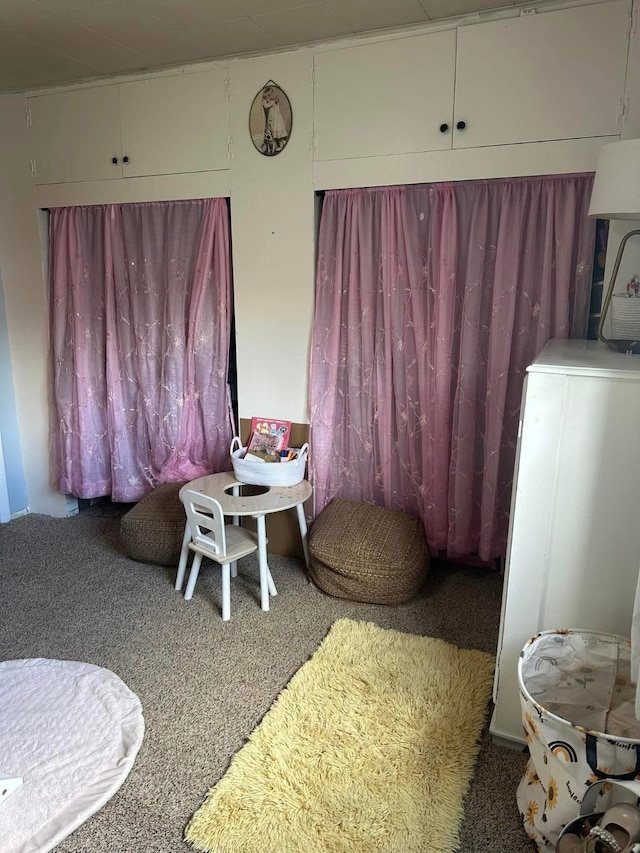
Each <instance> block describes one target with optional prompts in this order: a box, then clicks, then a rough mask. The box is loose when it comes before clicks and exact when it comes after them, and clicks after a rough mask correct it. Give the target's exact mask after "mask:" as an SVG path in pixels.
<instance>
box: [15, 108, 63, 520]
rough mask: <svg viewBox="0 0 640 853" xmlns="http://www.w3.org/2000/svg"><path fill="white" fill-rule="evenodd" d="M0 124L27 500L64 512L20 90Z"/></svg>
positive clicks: (53, 512)
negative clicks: (52, 446)
mask: <svg viewBox="0 0 640 853" xmlns="http://www.w3.org/2000/svg"><path fill="white" fill-rule="evenodd" d="M0 127H2V133H0V268H1V269H2V280H3V286H4V301H5V310H6V317H7V326H8V331H9V348H10V352H11V363H12V366H13V384H14V388H15V400H16V411H17V415H18V422H19V429H20V440H21V446H22V459H23V467H24V477H25V481H26V483H27V493H28V498H29V508H30V510H31V511H32V512H42V513H48V514H50V515H65V514H66V510H65V498H64V495H60V494H58V493H57V492H54V491H53V489H52V488H51V486H50V485H49V478H50V473H49V428H48V402H47V401H48V397H47V308H46V298H45V288H44V282H43V278H42V267H41V263H40V245H39V234H38V218H37V208H36V198H35V190H34V187H33V182H32V179H31V175H30V173H29V168H28V165H29V164H28V160H27V158H26V157H25V152H26V150H27V139H26V125H25V119H24V98H23V97H22V96H20V95H7V96H1V97H0Z"/></svg>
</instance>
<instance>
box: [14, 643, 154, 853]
mask: <svg viewBox="0 0 640 853" xmlns="http://www.w3.org/2000/svg"><path fill="white" fill-rule="evenodd" d="M143 736H144V719H143V716H142V707H141V705H140V700H139V699H138V697H137V696H136V695H135V693H132V691H131V690H129V688H128V687H127V686H126V684H125V683H124V682H123V681H121V679H120V678H118V676H117V675H115V674H114V673H113V672H110V671H109V670H108V669H102V668H101V667H99V666H93V665H92V664H88V663H78V662H76V661H63V660H46V659H43V658H32V659H30V660H13V661H4V662H2V663H0V776H5V777H6V776H22V778H23V784H22V785H21V786H20V787H19V788H18V789H17V790H16V791H15V792H14V793H12V794H10V795H9V796H8V797H6V799H4V800H0V839H2V842H1V848H2V853H43V851H47V850H51V848H52V847H54V846H55V845H56V844H58V843H59V842H60V841H61V840H62V839H63V838H65V836H67V835H69V833H71V832H73V830H74V829H76V828H77V827H78V826H80V824H81V823H83V822H84V821H85V820H86V819H87V818H88V817H89V816H90V815H92V814H94V812H96V811H97V810H98V809H99V808H101V807H102V806H103V805H104V804H105V803H106V802H107V800H108V799H109V798H110V797H111V796H113V794H114V793H115V792H116V791H117V790H118V788H119V787H120V785H122V783H123V782H124V780H125V779H126V778H127V776H128V774H129V771H130V770H131V768H132V766H133V762H134V760H135V757H136V754H137V752H138V750H139V749H140V746H141V744H142V738H143Z"/></svg>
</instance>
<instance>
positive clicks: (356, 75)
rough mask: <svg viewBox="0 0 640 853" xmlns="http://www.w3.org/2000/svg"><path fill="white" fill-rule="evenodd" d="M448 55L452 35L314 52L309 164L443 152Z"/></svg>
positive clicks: (449, 95)
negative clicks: (383, 155) (421, 152)
mask: <svg viewBox="0 0 640 853" xmlns="http://www.w3.org/2000/svg"><path fill="white" fill-rule="evenodd" d="M455 55H456V33H455V30H447V31H444V32H437V33H428V34H425V35H420V36H411V37H407V38H400V39H393V40H391V41H383V42H377V43H373V44H366V45H358V46H356V47H348V48H342V49H340V50H329V51H324V52H318V53H317V54H316V55H315V58H314V78H315V80H314V152H315V159H316V160H334V159H340V158H346V157H371V156H376V155H382V154H403V153H408V152H414V151H437V150H440V149H443V148H450V147H451V121H452V118H453V88H454V79H455ZM441 127H442V129H441Z"/></svg>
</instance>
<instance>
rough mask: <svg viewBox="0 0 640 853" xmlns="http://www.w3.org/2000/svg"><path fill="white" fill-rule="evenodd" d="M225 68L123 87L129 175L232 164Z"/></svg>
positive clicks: (124, 141)
mask: <svg viewBox="0 0 640 853" xmlns="http://www.w3.org/2000/svg"><path fill="white" fill-rule="evenodd" d="M225 81H226V70H225V69H224V68H219V69H214V70H211V71H205V72H196V73H192V74H180V75H177V76H170V77H157V78H154V79H151V80H136V81H134V82H132V83H123V84H121V86H120V110H121V121H122V154H123V157H128V158H129V159H128V162H126V163H125V164H124V167H123V168H124V175H125V177H133V176H137V175H169V174H176V173H180V172H205V171H209V170H214V169H227V168H229V161H228V151H227V144H228V139H229V106H228V99H227V97H226V92H225Z"/></svg>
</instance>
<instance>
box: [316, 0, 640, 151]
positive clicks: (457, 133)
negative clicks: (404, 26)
mask: <svg viewBox="0 0 640 853" xmlns="http://www.w3.org/2000/svg"><path fill="white" fill-rule="evenodd" d="M630 12H631V0H612V2H604V3H596V4H591V5H584V6H574V7H571V8H567V9H561V10H558V11H552V12H547V11H543V10H538V11H537V12H534V11H531V10H527V13H526V14H525V13H523V14H521V15H520V16H517V17H510V18H502V19H499V20H494V21H487V22H486V23H479V24H467V25H464V26H460V27H458V28H457V30H455V29H452V30H447V31H441V32H432V33H426V34H423V35H419V36H411V37H407V38H394V39H391V40H388V41H383V42H377V43H368V44H362V45H357V46H354V47H349V48H343V49H340V50H328V51H318V52H317V53H316V55H315V83H314V130H315V133H314V158H315V159H316V160H337V159H348V158H357V157H372V156H376V155H385V154H392V155H393V154H405V153H417V152H426V151H438V150H444V149H451V148H454V149H455V148H478V147H483V146H491V145H507V144H514V143H526V142H539V141H545V140H558V139H579V138H587V137H603V136H614V135H617V134H619V133H620V127H619V117H620V114H621V107H622V99H623V97H624V86H625V75H626V60H627V49H628V42H629V31H630V26H629V25H630ZM454 89H455V92H454ZM441 128H442V129H441Z"/></svg>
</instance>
